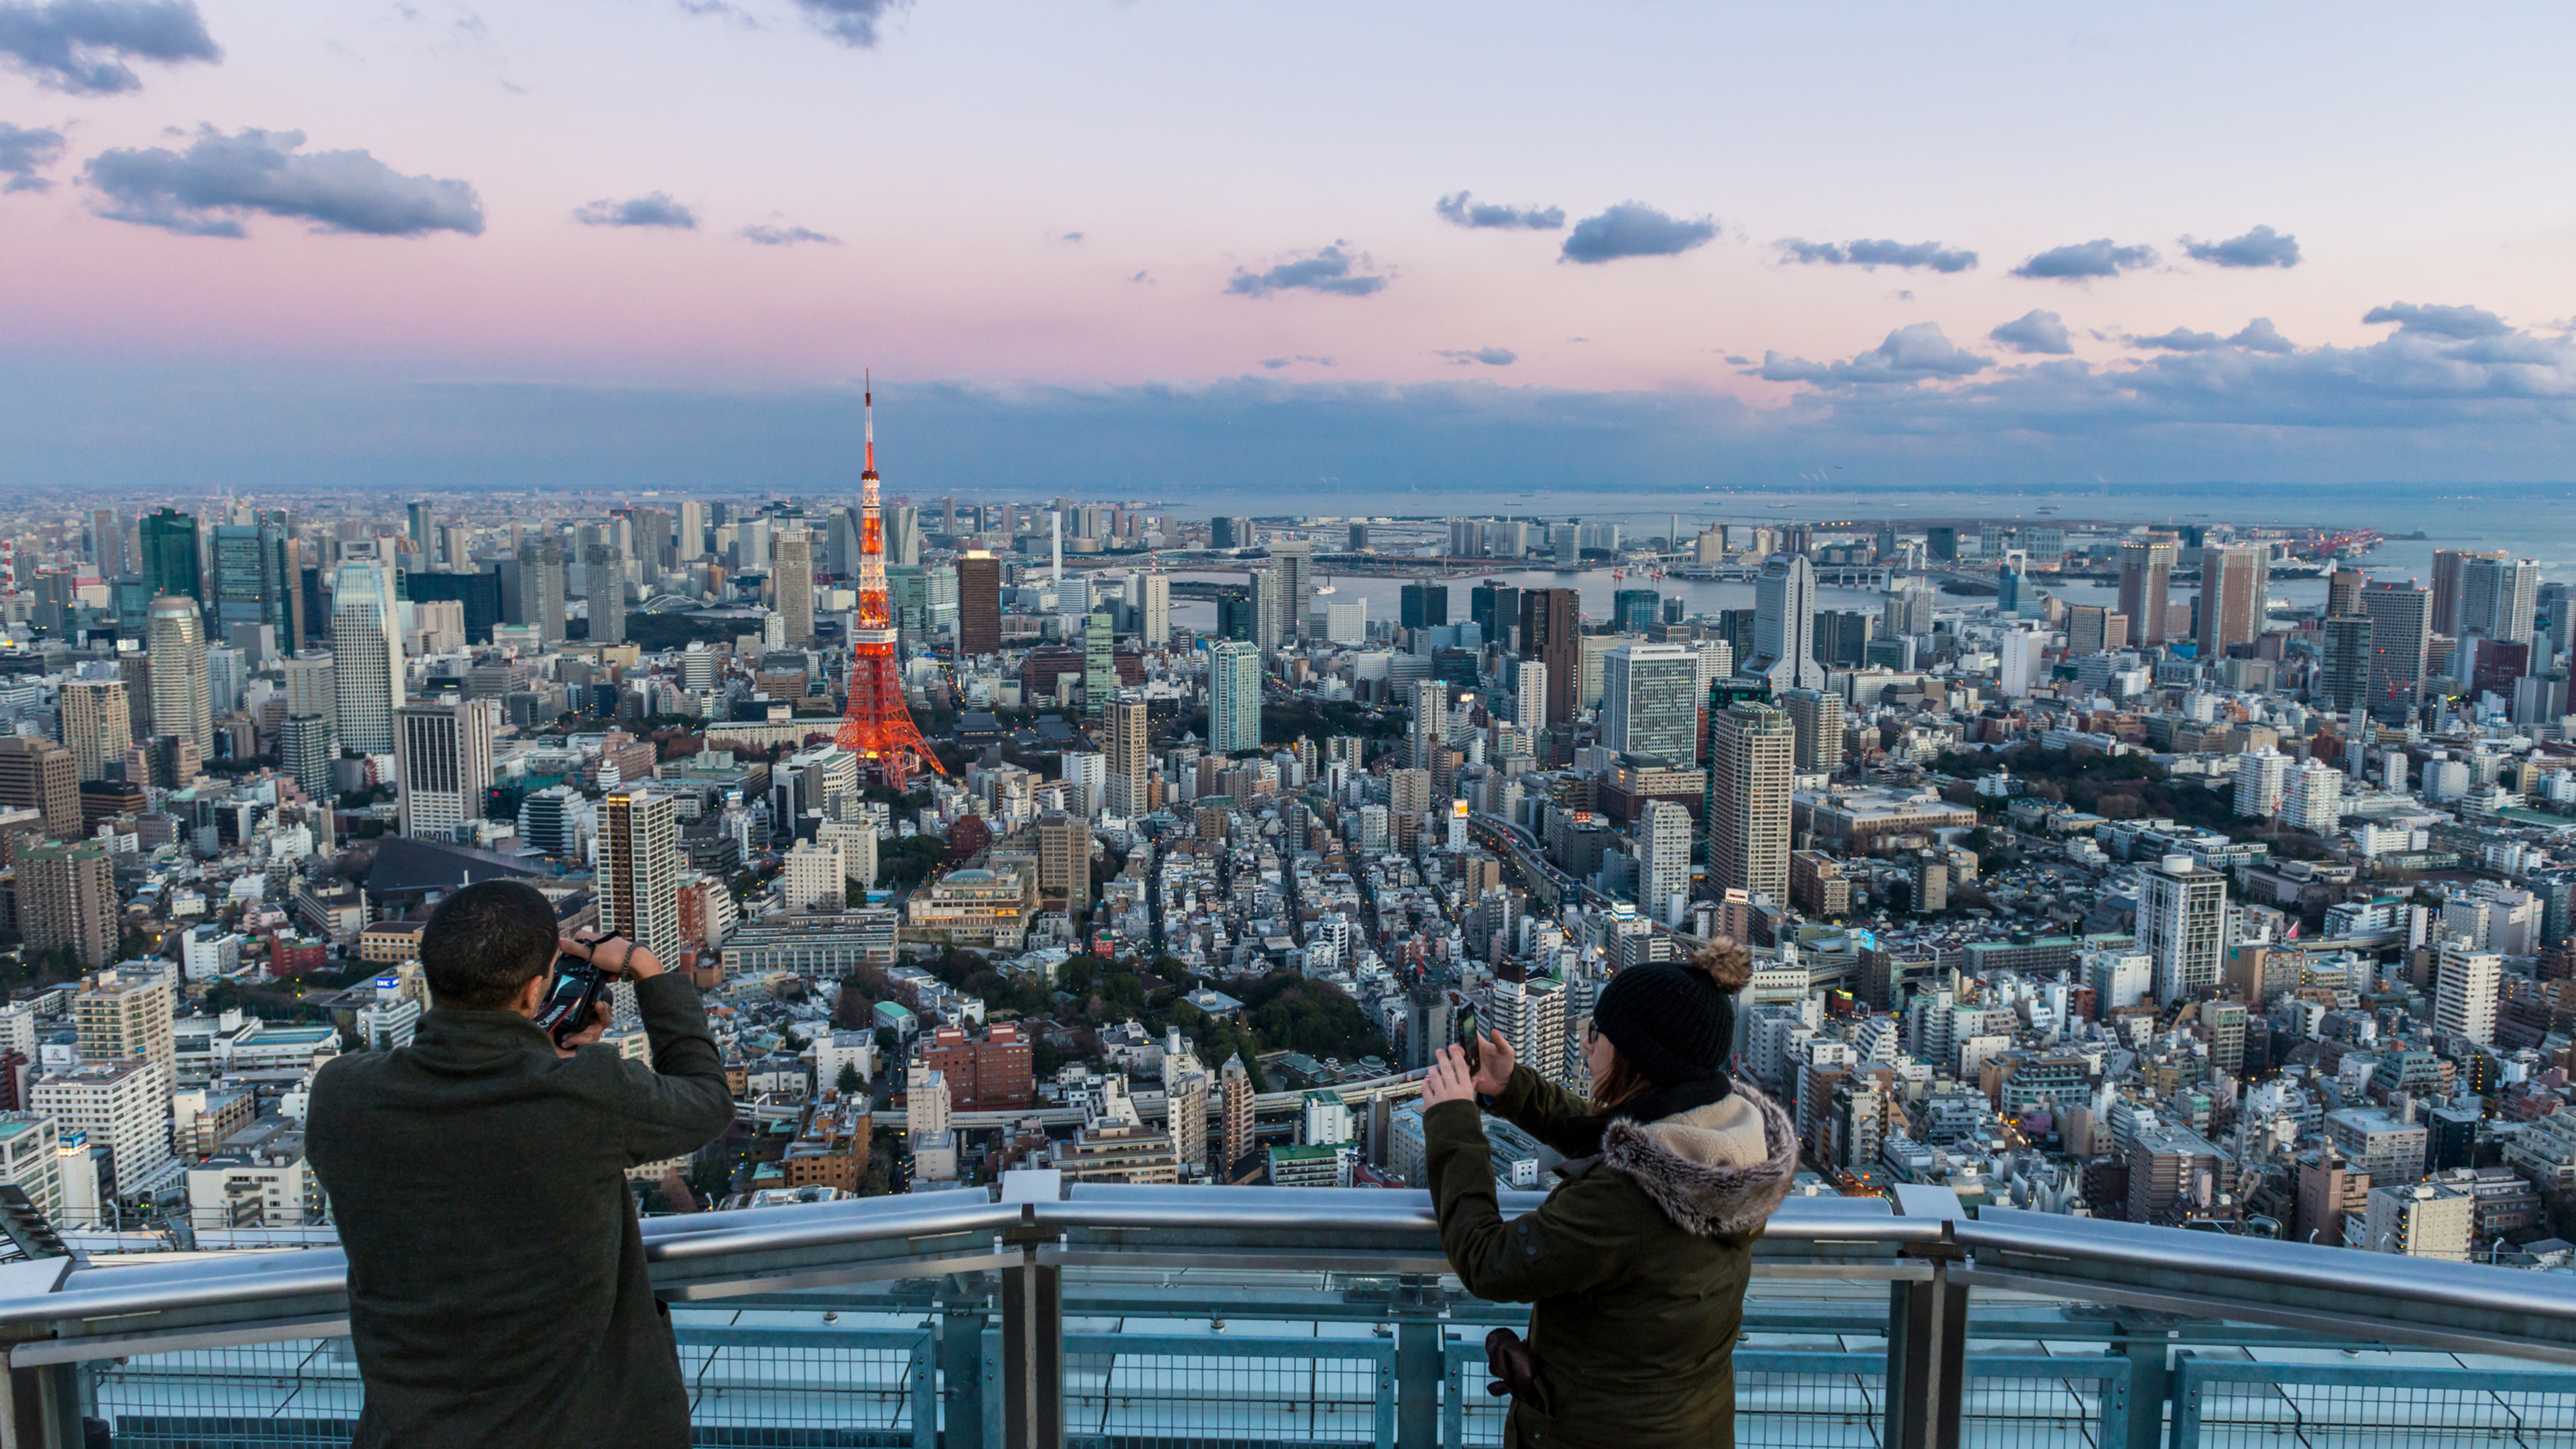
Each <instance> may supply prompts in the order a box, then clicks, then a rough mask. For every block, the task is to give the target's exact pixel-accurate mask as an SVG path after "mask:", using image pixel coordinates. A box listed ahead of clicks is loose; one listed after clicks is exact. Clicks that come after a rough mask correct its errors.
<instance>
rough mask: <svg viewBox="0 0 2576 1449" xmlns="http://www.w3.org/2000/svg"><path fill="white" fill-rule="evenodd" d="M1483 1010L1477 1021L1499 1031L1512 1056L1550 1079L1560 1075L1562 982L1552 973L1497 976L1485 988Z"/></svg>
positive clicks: (1562, 1068) (1562, 1058) (1562, 1048)
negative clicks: (1522, 977) (1529, 976)
mask: <svg viewBox="0 0 2576 1449" xmlns="http://www.w3.org/2000/svg"><path fill="white" fill-rule="evenodd" d="M1483 1014H1484V1018H1485V1020H1484V1022H1483V1023H1482V1024H1480V1025H1481V1026H1482V1027H1485V1028H1489V1029H1491V1030H1493V1031H1497V1032H1500V1033H1502V1038H1503V1040H1505V1041H1507V1042H1509V1043H1511V1047H1512V1056H1513V1057H1514V1058H1515V1059H1516V1060H1519V1061H1524V1062H1527V1063H1529V1064H1530V1066H1531V1068H1532V1069H1533V1070H1535V1071H1536V1072H1538V1074H1539V1075H1540V1076H1542V1077H1545V1078H1547V1079H1548V1080H1550V1081H1556V1080H1558V1079H1560V1078H1561V1077H1562V1076H1563V1075H1564V1066H1563V1063H1564V1061H1565V986H1564V983H1562V982H1560V981H1558V980H1557V979H1556V978H1555V977H1553V976H1540V977H1536V978H1532V979H1528V980H1519V981H1514V980H1506V979H1505V978H1503V977H1500V976H1497V977H1495V978H1494V980H1493V981H1492V982H1491V983H1490V984H1488V985H1487V986H1486V988H1485V1010H1484V1013H1483Z"/></svg>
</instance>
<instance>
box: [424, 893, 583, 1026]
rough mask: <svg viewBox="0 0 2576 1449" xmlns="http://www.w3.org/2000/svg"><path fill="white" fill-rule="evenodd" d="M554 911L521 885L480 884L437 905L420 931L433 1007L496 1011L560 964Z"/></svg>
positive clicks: (544, 901) (543, 900)
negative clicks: (530, 980) (557, 955)
mask: <svg viewBox="0 0 2576 1449" xmlns="http://www.w3.org/2000/svg"><path fill="white" fill-rule="evenodd" d="M555 939H556V931H555V908H554V907H553V906H551V905H549V904H547V903H546V898H545V897H544V896H543V895H542V894H540V893H539V892H538V891H537V888H536V887H534V886H532V885H529V884H527V883H526V882H524V881H515V880H485V881H476V882H475V883H474V884H472V885H469V886H467V887H465V888H464V889H463V890H460V891H458V892H457V893H456V894H454V895H452V896H449V897H448V898H447V899H445V900H443V901H440V902H439V903H438V908H437V909H436V910H433V911H431V912H430V913H429V924H428V925H425V926H423V927H421V931H420V969H421V974H422V975H424V976H426V977H428V978H429V994H430V999H431V1001H432V1003H433V1004H435V1005H438V1006H447V1007H454V1008H457V1009H459V1010H463V1011H499V1010H501V1009H502V1008H503V1007H506V1006H508V1005H509V1004H510V1001H511V998H513V997H515V996H517V995H518V994H519V988H520V987H523V986H525V985H527V984H528V979H529V978H530V977H533V976H536V975H538V974H540V973H542V972H543V971H545V969H546V968H547V967H549V966H552V965H553V964H554V960H555Z"/></svg>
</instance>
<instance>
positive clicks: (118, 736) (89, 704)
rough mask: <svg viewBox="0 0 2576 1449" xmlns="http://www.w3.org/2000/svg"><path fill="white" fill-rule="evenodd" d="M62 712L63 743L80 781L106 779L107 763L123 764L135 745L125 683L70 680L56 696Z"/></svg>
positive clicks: (99, 680) (132, 717)
mask: <svg viewBox="0 0 2576 1449" xmlns="http://www.w3.org/2000/svg"><path fill="white" fill-rule="evenodd" d="M56 699H57V702H58V703H59V705H60V707H61V711H62V722H63V744H64V745H65V746H66V747H68V748H69V749H70V750H71V752H72V765H73V768H74V772H75V773H76V774H77V775H78V777H79V779H80V781H81V783H83V784H87V783H88V782H90V781H92V780H104V779H106V778H107V767H108V766H109V765H110V764H123V763H124V762H125V752H126V751H127V750H130V749H132V748H133V747H134V715H133V706H132V705H131V704H130V703H128V702H127V700H126V698H125V685H124V683H123V682H122V681H119V680H114V679H73V680H66V681H64V683H63V687H62V690H61V692H60V693H59V694H58V695H57V696H56Z"/></svg>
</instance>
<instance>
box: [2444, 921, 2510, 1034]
mask: <svg viewBox="0 0 2576 1449" xmlns="http://www.w3.org/2000/svg"><path fill="white" fill-rule="evenodd" d="M2503 977H2504V957H2502V956H2500V955H2498V954H2497V953H2495V952H2493V951H2481V950H2478V949H2477V948H2476V947H2475V946H2474V945H2472V944H2470V943H2469V942H2466V941H2461V940H2456V939H2454V940H2447V941H2444V942H2443V943H2442V951H2441V956H2440V958H2439V960H2438V961H2437V962H2436V963H2435V981H2434V986H2433V1024H2434V1025H2435V1026H2438V1027H2440V1028H2441V1029H2442V1030H2444V1031H2447V1032H2451V1033H2453V1034H2455V1035H2458V1036H2464V1037H2466V1038H2468V1039H2469V1040H2470V1041H2473V1042H2476V1043H2477V1044H2478V1045H2480V1046H2492V1045H2494V1043H2495V1031H2496V993H2497V989H2498V985H2499V983H2500V982H2501V981H2502V980H2503Z"/></svg>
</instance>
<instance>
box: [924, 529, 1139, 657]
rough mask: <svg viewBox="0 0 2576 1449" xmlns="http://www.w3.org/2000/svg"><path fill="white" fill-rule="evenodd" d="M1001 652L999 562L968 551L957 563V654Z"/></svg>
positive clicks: (973, 551)
mask: <svg viewBox="0 0 2576 1449" xmlns="http://www.w3.org/2000/svg"><path fill="white" fill-rule="evenodd" d="M1167 597H1168V595H1167ZM1001 652H1002V561H1001V560H1000V559H997V558H995V557H993V556H992V555H991V554H989V553H986V552H985V551H984V550H982V549H980V548H973V549H968V550H967V551H966V552H965V553H964V554H962V555H960V556H959V558H958V560H957V654H958V657H959V658H961V659H965V658H973V657H975V656H978V655H984V654H999V653H1001Z"/></svg>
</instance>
